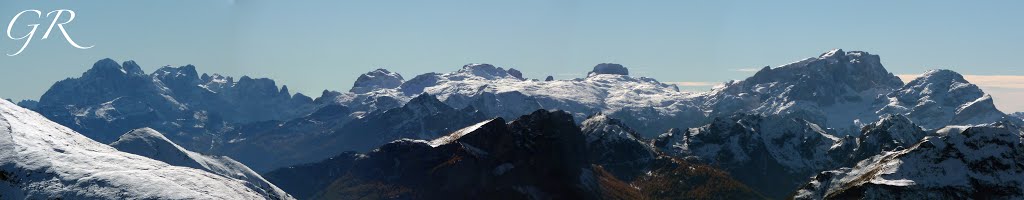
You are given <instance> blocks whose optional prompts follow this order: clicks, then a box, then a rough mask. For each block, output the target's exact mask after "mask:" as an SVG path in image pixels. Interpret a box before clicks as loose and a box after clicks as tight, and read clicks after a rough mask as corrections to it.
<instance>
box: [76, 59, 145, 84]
mask: <svg viewBox="0 0 1024 200" xmlns="http://www.w3.org/2000/svg"><path fill="white" fill-rule="evenodd" d="M139 75H145V73H143V72H142V68H140V67H139V65H138V64H135V61H125V62H124V64H118V63H117V61H114V60H113V59H110V58H104V59H102V60H99V61H96V63H94V64H93V65H92V68H90V69H89V70H88V71H85V73H83V74H82V77H83V78H108V79H109V78H117V77H124V76H139Z"/></svg>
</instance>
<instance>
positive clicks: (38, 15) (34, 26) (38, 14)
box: [7, 10, 43, 56]
mask: <svg viewBox="0 0 1024 200" xmlns="http://www.w3.org/2000/svg"><path fill="white" fill-rule="evenodd" d="M26 12H34V13H36V18H42V17H43V12H42V11H39V10H24V11H21V12H19V13H18V14H17V15H14V18H13V19H11V23H9V24H7V37H8V38H11V39H12V40H25V44H24V45H22V46H21V49H20V50H18V52H15V53H14V54H7V56H16V55H18V54H21V52H22V51H25V48H26V47H28V43H29V42H32V36H34V35H35V34H36V29H38V28H39V24H29V25H28V26H29V27H32V31H29V32H28V34H25V36H21V37H19V38H15V37H14V35H11V30H12V29H14V22H17V21H18V18H21V14H25V13H26ZM26 39H27V40H26Z"/></svg>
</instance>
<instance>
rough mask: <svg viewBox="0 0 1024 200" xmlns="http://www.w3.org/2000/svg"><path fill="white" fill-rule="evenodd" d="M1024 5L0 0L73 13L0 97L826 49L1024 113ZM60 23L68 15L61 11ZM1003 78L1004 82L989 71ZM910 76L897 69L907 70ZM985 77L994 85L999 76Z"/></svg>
mask: <svg viewBox="0 0 1024 200" xmlns="http://www.w3.org/2000/svg"><path fill="white" fill-rule="evenodd" d="M1022 7H1024V1H985V2H984V3H978V2H969V1H928V2H923V1H918V2H909V1H898V2H890V1H874V0H864V1H824V2H819V1H785V2H774V1H773V2H767V1H766V2H743V1H572V0H565V1H533V0H525V1H487V0H484V1H450V0H434V1H415V0H414V1H401V2H393V1H335V0H330V1H328V0H324V1H315V0H314V1H261V0H256V1H245V0H237V1H228V0H182V1H124V0H112V1H84V0H80V1H67V0H64V1H61V0H53V1H30V0H5V1H0V22H2V23H0V25H3V27H0V29H2V31H3V32H0V52H3V54H11V53H14V52H16V51H17V50H18V49H19V48H20V47H21V45H22V44H24V42H25V40H13V39H10V38H8V37H7V34H6V33H7V31H8V29H7V26H6V25H8V23H10V21H11V18H13V17H14V15H15V14H18V13H19V12H21V11H23V10H28V9H36V10H41V11H42V12H43V13H44V14H45V13H46V12H49V11H50V10H56V9H69V10H73V11H74V12H75V13H76V18H75V19H74V21H72V22H70V23H68V24H67V25H65V28H66V30H67V32H68V33H69V36H71V38H73V40H74V41H75V42H77V43H78V44H80V45H82V46H93V48H90V49H76V48H74V47H72V46H71V45H69V44H68V42H67V41H66V39H65V38H64V37H63V36H61V35H59V34H58V33H59V32H57V30H54V31H55V32H54V33H51V34H54V35H51V36H50V38H48V39H46V40H40V39H39V38H40V37H41V35H42V32H44V31H45V29H47V28H48V25H49V24H50V21H51V20H52V19H51V18H37V17H36V16H35V15H26V16H23V17H22V18H21V19H19V20H18V21H16V23H15V24H14V28H12V29H11V30H10V31H11V32H12V35H13V36H14V37H15V38H17V37H20V36H22V35H25V34H27V33H28V32H29V31H30V30H29V29H30V28H29V27H28V26H27V25H28V24H41V25H39V30H37V33H36V35H35V37H33V41H31V43H30V45H29V46H28V47H27V48H26V49H25V50H24V52H22V53H21V54H20V55H17V56H4V55H0V72H3V73H0V97H3V98H12V99H15V100H20V99H38V98H39V96H40V95H42V93H43V92H45V91H46V89H48V88H49V87H50V85H52V84H53V83H54V82H56V81H59V80H62V79H65V78H68V77H78V76H80V75H81V73H82V72H84V71H85V70H87V69H88V68H89V67H91V66H92V64H93V63H94V62H96V61H97V60H99V59H102V58H113V59H114V60H117V61H125V60H135V61H136V62H138V63H139V64H140V65H142V67H143V69H144V70H145V71H146V72H147V73H148V72H152V71H153V70H155V69H157V68H159V67H162V66H182V65H187V64H194V65H196V66H197V68H198V70H199V71H200V72H201V73H203V72H205V73H211V74H212V73H219V74H222V75H229V76H236V77H238V76H242V75H249V76H252V77H268V78H272V79H274V80H276V81H277V83H278V84H279V85H281V84H284V85H288V87H289V89H290V90H291V91H299V92H302V93H305V94H309V95H310V96H319V94H320V91H323V90H325V89H327V90H337V91H347V90H348V89H349V88H350V87H351V85H352V82H353V81H354V80H355V79H356V78H357V77H358V76H359V74H362V73H365V72H368V71H371V70H373V69H376V68H387V69H389V70H391V71H394V72H398V73H401V74H402V75H403V76H405V78H406V79H409V78H412V77H414V76H416V75H418V74H422V73H427V72H449V71H455V70H458V69H459V68H460V67H461V66H462V65H464V64H467V63H490V64H494V65H496V66H499V67H505V68H510V67H511V68H516V69H519V70H520V71H522V72H523V74H524V76H526V77H527V78H538V79H542V78H543V77H545V76H547V75H553V76H555V78H559V79H570V78H578V77H583V76H584V75H585V73H586V72H587V71H589V70H590V69H591V68H592V67H593V66H594V65H596V64H597V63H603V62H613V63H620V64H623V65H625V66H626V67H628V68H629V69H630V72H631V74H632V75H635V76H646V77H652V78H655V79H658V80H660V81H663V82H675V83H679V84H681V85H683V86H685V87H683V88H684V89H687V90H693V91H702V90H706V89H707V88H710V87H711V86H713V85H715V84H718V83H721V82H725V81H728V80H736V79H743V78H745V77H748V76H750V75H752V74H753V72H752V70H750V69H757V68H760V67H763V66H778V65H782V64H786V63H790V62H793V61H797V60H800V59H803V58H807V57H814V56H818V55H819V54H821V53H823V52H825V51H828V50H830V49H834V48H842V49H844V50H847V51H851V50H860V51H867V52H870V53H872V54H878V55H880V56H881V58H882V63H883V65H885V66H886V68H887V69H888V70H889V71H890V72H893V73H894V74H898V75H901V77H913V76H915V75H917V74H920V73H923V72H925V71H927V70H929V69H940V68H941V69H952V70H954V71H957V72H960V73H962V74H965V75H968V76H967V77H968V80H969V81H971V82H975V83H978V84H979V86H981V88H982V89H984V90H985V91H986V92H989V93H991V94H992V95H993V97H994V98H995V101H996V104H997V106H998V107H999V108H1000V109H1001V110H1003V111H1005V112H1016V111H1024V101H1017V99H1021V98H1022V97H1024V67H1022V66H1021V62H1020V61H1019V59H1017V58H1020V57H1021V56H1020V55H1019V54H1020V53H1021V52H1022V51H1021V50H1020V49H1021V47H1022V44H1024V42H1022V37H1021V36H1022V35H1024V12H1019V9H1020V8H1022ZM62 20H66V18H65V19H62ZM993 77H996V78H998V80H996V79H993ZM905 81H906V80H905ZM993 82H994V83H993Z"/></svg>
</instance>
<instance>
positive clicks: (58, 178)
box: [0, 101, 273, 199]
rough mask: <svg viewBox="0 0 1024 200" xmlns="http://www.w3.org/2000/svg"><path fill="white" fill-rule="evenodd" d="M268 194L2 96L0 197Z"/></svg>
mask: <svg viewBox="0 0 1024 200" xmlns="http://www.w3.org/2000/svg"><path fill="white" fill-rule="evenodd" d="M56 198H60V199H271V198H273V197H272V196H270V195H268V194H265V193H259V192H257V191H255V190H253V189H252V188H250V187H247V186H246V184H245V182H244V181H241V180H237V179H232V178H227V177H223V176H220V175H216V174H212V173H209V172H206V171H202V170H198V169H193V168H187V167H178V166H171V165H168V164H167V163H163V162H160V161H156V160H152V159H149V158H145V157H142V156H138V155H133V154H128V153H124V152H120V151H117V150H116V149H114V148H112V147H110V146H107V145H104V144H101V143H99V142H96V141H93V140H91V139H89V138H86V137H85V136H82V135H81V134H78V133H76V132H74V131H72V130H71V129H68V128H66V127H64V126H61V125H58V124H56V123H54V122H51V121H50V120H47V119H46V118H44V117H43V116H41V115H39V114H37V113H35V112H32V111H29V110H27V109H24V108H21V107H18V106H17V105H14V104H13V103H10V102H7V101H0V199H56Z"/></svg>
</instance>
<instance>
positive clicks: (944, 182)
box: [796, 122, 1024, 199]
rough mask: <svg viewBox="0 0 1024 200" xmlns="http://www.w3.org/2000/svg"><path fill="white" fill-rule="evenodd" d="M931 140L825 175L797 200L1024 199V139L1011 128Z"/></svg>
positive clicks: (1005, 125)
mask: <svg viewBox="0 0 1024 200" xmlns="http://www.w3.org/2000/svg"><path fill="white" fill-rule="evenodd" d="M954 130H963V131H962V132H955V131H954V132H948V133H947V134H946V135H940V136H929V137H927V138H925V139H923V140H921V141H920V142H918V143H916V144H915V145H913V146H911V147H910V148H907V149H903V150H898V151H893V152H886V153H883V154H881V155H877V156H874V157H871V158H868V159H865V160H863V161H860V162H859V163H858V164H857V165H856V166H855V167H853V168H841V169H837V170H831V171H825V172H822V173H821V174H819V175H818V176H816V177H814V178H812V179H811V182H810V183H808V184H806V185H805V186H804V187H803V188H801V190H800V191H798V192H797V194H796V199H822V198H826V199H1021V198H1024V156H1021V155H1024V138H1022V134H1024V132H1021V129H1020V128H1019V127H1017V126H1015V125H1013V124H1010V123H1003V122H999V123H994V124H987V125H980V126H974V127H969V128H966V129H960V128H956V129H954Z"/></svg>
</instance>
